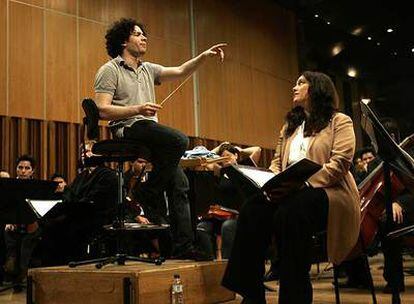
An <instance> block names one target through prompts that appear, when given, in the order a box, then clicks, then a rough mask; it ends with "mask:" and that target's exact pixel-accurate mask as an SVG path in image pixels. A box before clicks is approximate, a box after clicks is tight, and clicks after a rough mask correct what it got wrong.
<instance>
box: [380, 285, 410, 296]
mask: <svg viewBox="0 0 414 304" xmlns="http://www.w3.org/2000/svg"><path fill="white" fill-rule="evenodd" d="M397 291H398V292H404V291H405V286H399V287H398V288H397ZM382 292H383V293H386V294H392V289H391V286H390V285H389V284H387V285H385V287H384V289H383V290H382Z"/></svg>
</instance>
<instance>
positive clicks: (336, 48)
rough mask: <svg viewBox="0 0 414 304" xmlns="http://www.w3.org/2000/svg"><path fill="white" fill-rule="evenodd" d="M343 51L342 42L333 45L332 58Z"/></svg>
mask: <svg viewBox="0 0 414 304" xmlns="http://www.w3.org/2000/svg"><path fill="white" fill-rule="evenodd" d="M343 49H344V44H343V43H342V42H339V43H337V44H335V45H334V46H333V48H332V50H331V54H332V56H336V55H338V54H339V53H340V52H342V50H343Z"/></svg>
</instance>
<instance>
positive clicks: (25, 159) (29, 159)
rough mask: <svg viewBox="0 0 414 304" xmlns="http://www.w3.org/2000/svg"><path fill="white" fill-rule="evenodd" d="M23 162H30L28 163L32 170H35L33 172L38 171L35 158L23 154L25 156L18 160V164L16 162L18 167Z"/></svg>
mask: <svg viewBox="0 0 414 304" xmlns="http://www.w3.org/2000/svg"><path fill="white" fill-rule="evenodd" d="M21 161H28V162H29V163H30V166H32V169H33V170H34V169H36V161H35V159H34V157H33V156H31V155H28V154H23V155H21V156H19V157H18V158H17V159H16V162H15V164H16V167H17V166H18V165H19V163H20V162H21Z"/></svg>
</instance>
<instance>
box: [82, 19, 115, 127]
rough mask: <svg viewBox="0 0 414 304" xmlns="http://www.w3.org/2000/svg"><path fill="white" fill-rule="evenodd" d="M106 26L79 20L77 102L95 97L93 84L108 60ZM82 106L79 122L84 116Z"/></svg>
mask: <svg viewBox="0 0 414 304" xmlns="http://www.w3.org/2000/svg"><path fill="white" fill-rule="evenodd" d="M105 32H106V26H104V25H103V24H99V23H95V22H90V21H86V20H79V82H80V83H79V87H80V96H79V99H80V100H77V103H78V104H79V105H80V102H81V100H83V99H84V98H87V97H92V98H94V95H95V93H94V90H93V84H94V80H95V74H96V72H97V70H98V69H99V67H100V66H101V65H103V64H104V63H105V62H107V61H108V59H109V56H108V55H107V54H106V49H105V38H104V36H105ZM83 115H84V114H83V111H82V109H81V107H80V114H79V116H78V117H77V120H76V121H78V122H80V121H81V119H82V117H83Z"/></svg>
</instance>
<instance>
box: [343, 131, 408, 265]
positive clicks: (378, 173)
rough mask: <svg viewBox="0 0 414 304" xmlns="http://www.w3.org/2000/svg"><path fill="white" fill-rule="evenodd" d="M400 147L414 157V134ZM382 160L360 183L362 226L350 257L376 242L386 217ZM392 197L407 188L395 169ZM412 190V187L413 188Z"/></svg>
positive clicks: (392, 180)
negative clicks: (380, 224)
mask: <svg viewBox="0 0 414 304" xmlns="http://www.w3.org/2000/svg"><path fill="white" fill-rule="evenodd" d="M399 146H400V148H401V149H403V150H405V151H407V154H409V155H410V156H411V157H414V155H413V154H414V153H413V151H414V134H412V135H411V136H409V137H407V138H406V139H405V140H404V141H403V142H402V143H401V144H400V145H399ZM383 165H384V164H383V162H381V163H380V164H379V165H378V166H377V167H376V168H375V169H374V170H373V171H372V172H371V173H370V174H369V175H368V176H367V177H366V178H365V179H364V180H363V181H362V182H361V183H360V184H359V185H358V190H359V195H360V199H361V226H360V235H359V240H358V242H357V244H356V246H355V247H354V249H353V250H352V251H351V253H350V255H349V259H352V258H353V257H356V256H358V255H360V254H361V253H362V252H364V251H365V250H366V249H367V248H370V247H372V246H373V245H374V244H375V240H376V237H377V234H378V231H379V223H380V221H381V218H383V217H384V213H385V209H386V205H385V201H386V198H385V182H384V167H383ZM390 180H391V198H392V199H393V200H394V199H395V198H396V197H397V196H398V195H399V194H400V193H402V192H403V191H405V190H407V186H406V183H404V181H403V180H402V179H401V178H400V177H399V176H398V175H397V174H396V173H395V172H393V171H391V174H390ZM411 190H412V189H411Z"/></svg>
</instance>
